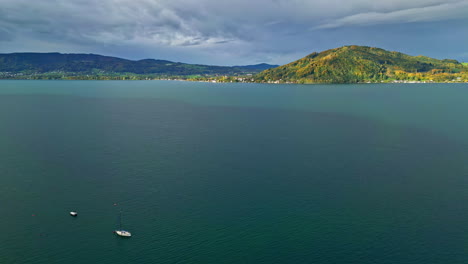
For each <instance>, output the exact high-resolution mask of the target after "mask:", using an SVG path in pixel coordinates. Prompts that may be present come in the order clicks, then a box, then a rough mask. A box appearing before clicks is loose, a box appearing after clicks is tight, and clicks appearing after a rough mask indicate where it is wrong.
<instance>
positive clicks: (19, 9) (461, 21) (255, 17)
mask: <svg viewBox="0 0 468 264" xmlns="http://www.w3.org/2000/svg"><path fill="white" fill-rule="evenodd" d="M351 44H356V45H367V46H376V47H381V48H384V49H389V50H395V51H401V52H404V53H408V54H410V55H426V56H431V57H435V58H441V59H442V58H453V59H457V60H460V61H468V0H99V1H97V0H0V53H9V52H25V51H31V52H52V51H58V52H64V53H97V54H103V55H111V56H118V57H123V58H128V59H143V58H156V59H167V60H171V61H180V62H188V63H203V64H214V65H237V64H254V63H260V62H267V63H274V64H284V63H288V62H290V61H293V60H296V59H299V58H301V57H303V56H305V55H307V54H309V53H311V52H313V51H323V50H326V49H330V48H336V47H339V46H343V45H351Z"/></svg>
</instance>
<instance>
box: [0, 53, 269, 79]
mask: <svg viewBox="0 0 468 264" xmlns="http://www.w3.org/2000/svg"><path fill="white" fill-rule="evenodd" d="M267 66H268V65H267V64H259V65H251V66H238V67H227V66H210V65H199V64H187V63H180V62H172V61H167V60H154V59H144V60H138V61H133V60H127V59H121V58H116V57H109V56H102V55H96V54H61V53H11V54H0V72H14V73H39V74H42V73H48V72H66V73H75V74H95V73H100V74H105V73H134V74H155V75H167V76H177V75H197V74H199V75H203V74H207V75H217V74H218V75H224V74H225V75H238V74H246V73H253V74H254V73H258V72H260V71H262V70H264V69H266V68H267Z"/></svg>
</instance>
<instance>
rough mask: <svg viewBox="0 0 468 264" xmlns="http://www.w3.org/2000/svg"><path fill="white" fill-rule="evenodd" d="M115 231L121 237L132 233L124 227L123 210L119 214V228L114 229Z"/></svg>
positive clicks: (129, 235)
mask: <svg viewBox="0 0 468 264" xmlns="http://www.w3.org/2000/svg"><path fill="white" fill-rule="evenodd" d="M114 233H116V234H117V235H119V236H121V237H131V236H132V233H130V232H128V231H127V230H123V229H122V211H120V214H119V229H117V230H114Z"/></svg>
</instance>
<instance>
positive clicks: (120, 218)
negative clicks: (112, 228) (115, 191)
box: [119, 209, 122, 230]
mask: <svg viewBox="0 0 468 264" xmlns="http://www.w3.org/2000/svg"><path fill="white" fill-rule="evenodd" d="M119 229H120V230H122V209H120V217H119Z"/></svg>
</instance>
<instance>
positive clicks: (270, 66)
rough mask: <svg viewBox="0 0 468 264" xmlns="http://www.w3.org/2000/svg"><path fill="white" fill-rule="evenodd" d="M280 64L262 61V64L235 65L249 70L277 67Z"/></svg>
mask: <svg viewBox="0 0 468 264" xmlns="http://www.w3.org/2000/svg"><path fill="white" fill-rule="evenodd" d="M278 66H279V65H272V64H266V63H260V64H255V65H245V66H234V67H236V68H242V69H249V70H260V71H263V70H268V69H271V68H276V67H278Z"/></svg>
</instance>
